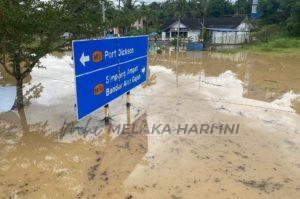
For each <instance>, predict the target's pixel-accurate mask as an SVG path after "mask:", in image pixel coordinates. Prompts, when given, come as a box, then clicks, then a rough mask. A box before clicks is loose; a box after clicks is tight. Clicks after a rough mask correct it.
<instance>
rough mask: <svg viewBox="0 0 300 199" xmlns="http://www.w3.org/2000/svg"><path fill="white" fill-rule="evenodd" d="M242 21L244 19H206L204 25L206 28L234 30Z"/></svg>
mask: <svg viewBox="0 0 300 199" xmlns="http://www.w3.org/2000/svg"><path fill="white" fill-rule="evenodd" d="M244 19H245V18H244V17H207V18H205V21H204V24H205V27H206V28H217V29H235V28H236V27H238V26H239V25H240V24H241V23H242V22H243V21H244Z"/></svg>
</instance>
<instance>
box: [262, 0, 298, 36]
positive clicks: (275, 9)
mask: <svg viewBox="0 0 300 199" xmlns="http://www.w3.org/2000/svg"><path fill="white" fill-rule="evenodd" d="M259 11H260V12H261V14H262V21H263V22H264V23H265V24H281V25H283V26H285V27H286V28H287V30H288V32H289V34H290V35H293V36H300V2H299V0H285V1H281V0H261V1H260V3H259Z"/></svg>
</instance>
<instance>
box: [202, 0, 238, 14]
mask: <svg viewBox="0 0 300 199" xmlns="http://www.w3.org/2000/svg"><path fill="white" fill-rule="evenodd" d="M233 13H234V7H233V4H231V3H230V2H229V1H228V0H210V1H209V4H208V16H211V17H220V16H225V15H232V14H233Z"/></svg>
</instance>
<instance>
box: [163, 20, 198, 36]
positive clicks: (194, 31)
mask: <svg viewBox="0 0 300 199" xmlns="http://www.w3.org/2000/svg"><path fill="white" fill-rule="evenodd" d="M178 27H179V30H180V31H179V32H180V33H179V35H180V37H181V38H186V39H191V40H192V41H198V39H199V36H200V28H201V27H202V26H201V21H200V19H183V20H181V21H180V22H179V21H177V20H172V21H169V22H167V23H165V25H163V26H162V28H161V31H162V34H161V38H162V40H163V41H166V40H171V39H172V38H176V37H177V33H178Z"/></svg>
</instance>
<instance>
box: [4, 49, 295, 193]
mask: <svg viewBox="0 0 300 199" xmlns="http://www.w3.org/2000/svg"><path fill="white" fill-rule="evenodd" d="M149 62H150V67H149V68H148V77H147V80H148V81H147V82H146V83H145V84H144V85H142V86H140V87H137V88H136V89H134V90H133V91H132V92H131V98H130V100H131V103H132V106H131V107H130V108H128V107H126V96H121V97H119V98H117V99H116V100H115V101H113V102H112V103H111V104H110V116H111V117H112V120H111V122H110V124H105V122H104V121H103V117H104V115H103V110H102V109H100V110H99V111H96V112H95V113H93V114H92V115H91V116H90V117H87V118H85V119H84V120H81V121H76V119H75V118H76V117H75V108H76V106H75V100H74V98H75V88H74V75H73V74H74V71H73V66H72V60H71V55H70V54H60V53H58V54H52V55H48V56H47V57H44V58H43V59H41V63H42V64H43V65H44V66H45V67H46V69H41V70H40V69H34V70H33V71H32V73H31V76H30V78H29V79H28V80H27V81H26V82H25V92H24V93H26V91H27V93H28V96H27V99H28V101H30V103H27V106H26V107H25V109H24V110H20V111H16V110H12V111H8V112H3V113H0V198H10V197H11V198H149V199H151V198H183V199H185V198H188V199H189V198H199V197H202V198H295V199H296V198H299V197H300V185H299V182H300V160H299V153H300V145H299V144H300V139H299V135H300V130H299V129H300V126H299V125H300V122H299V121H300V120H299V115H297V114H295V113H294V109H296V110H300V109H299V108H300V107H299V104H300V103H299V97H298V96H299V94H300V87H299V85H300V79H299V77H300V74H299V72H300V71H299V63H300V57H296V56H294V57H289V58H288V59H287V58H285V57H280V56H275V57H274V56H269V55H253V54H247V53H245V52H240V53H237V54H234V55H231V54H221V53H212V52H200V53H199V52H180V53H179V54H178V58H176V54H175V52H170V51H164V52H163V53H162V54H161V55H156V54H154V55H151V56H150V58H149ZM0 69H1V68H0ZM0 72H1V75H2V76H3V77H2V78H0V85H1V86H7V85H13V84H14V82H13V81H12V82H10V81H11V80H9V78H8V77H6V76H5V75H3V74H2V72H3V71H0ZM291 91H293V92H291ZM0 100H1V98H0ZM0 103H1V101H0ZM87 103H88V102H87ZM193 123H195V124H203V123H209V124H219V123H239V124H240V128H241V129H240V132H239V134H237V135H234V136H232V135H170V134H166V135H145V134H146V133H147V130H148V129H152V128H153V125H158V124H164V125H165V124H170V125H171V126H172V129H171V131H172V132H176V130H177V128H180V127H181V128H183V125H184V124H193ZM87 124H88V125H87ZM118 124H127V125H126V128H125V127H124V128H122V129H121V134H116V133H113V129H114V128H116V127H117V126H118ZM178 124H180V125H182V126H179V127H178V126H177V125H178ZM86 126H88V127H89V129H94V128H95V129H97V130H99V132H101V133H99V134H97V135H96V134H92V133H88V134H79V133H78V132H80V131H81V130H82V129H85V128H86ZM133 126H134V133H133ZM173 127H174V128H173ZM137 131H138V132H137Z"/></svg>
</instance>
